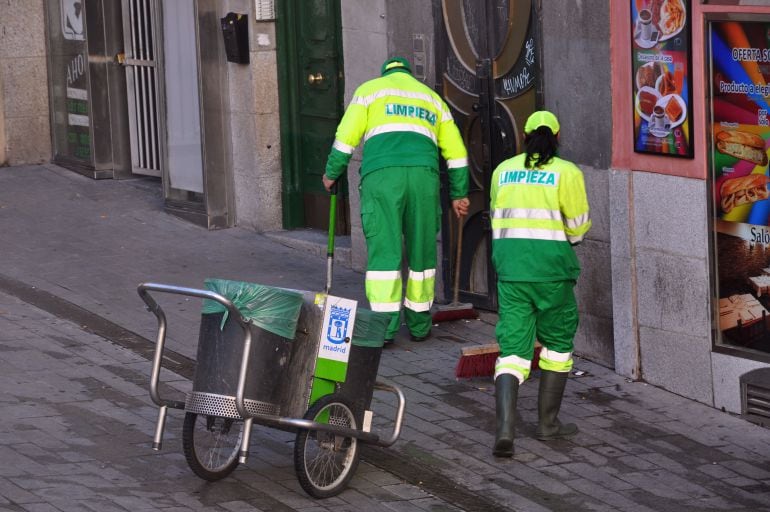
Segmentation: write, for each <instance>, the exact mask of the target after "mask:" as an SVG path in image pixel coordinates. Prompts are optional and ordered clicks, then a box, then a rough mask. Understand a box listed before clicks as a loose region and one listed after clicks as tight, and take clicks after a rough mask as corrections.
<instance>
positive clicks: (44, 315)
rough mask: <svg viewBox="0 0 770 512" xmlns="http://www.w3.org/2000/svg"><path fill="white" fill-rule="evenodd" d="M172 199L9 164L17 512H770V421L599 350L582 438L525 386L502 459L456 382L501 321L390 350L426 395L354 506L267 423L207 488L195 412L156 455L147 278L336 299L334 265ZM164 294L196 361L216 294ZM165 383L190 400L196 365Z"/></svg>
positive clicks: (456, 325) (391, 366)
mask: <svg viewBox="0 0 770 512" xmlns="http://www.w3.org/2000/svg"><path fill="white" fill-rule="evenodd" d="M159 193H160V191H159V186H158V185H157V184H156V183H155V182H153V181H149V180H132V181H125V182H117V181H93V180H90V179H88V178H84V177H81V176H78V175H76V174H74V173H71V172H69V171H65V170H62V169H60V168H58V167H55V166H50V165H47V166H29V167H20V168H4V169H0V243H1V245H0V247H2V255H3V264H2V266H0V292H4V293H3V294H2V295H0V309H2V315H0V375H2V377H0V383H2V387H0V390H2V393H3V394H2V395H0V396H2V398H1V399H0V414H2V417H3V418H4V421H2V422H0V440H2V442H0V452H2V453H0V461H2V463H0V507H5V509H7V510H41V511H43V510H89V509H93V510H126V509H127V510H132V509H140V510H145V509H146V510H155V509H163V510H165V509H168V510H198V509H209V510H279V511H282V510H326V509H334V510H405V511H406V510H467V511H473V510H479V511H481V510H521V511H533V512H540V511H568V510H569V511H575V510H580V511H582V510H585V511H605V510H607V511H609V510H623V511H634V512H636V511H705V510H726V511H750V510H752V511H753V510H770V442H769V440H770V437H768V431H767V430H766V429H764V428H761V427H757V426H755V425H752V424H750V423H747V422H745V421H743V420H741V419H740V418H737V417H734V416H731V415H728V414H725V413H722V412H720V411H717V410H715V409H713V408H710V407H707V406H705V405H702V404H699V403H696V402H693V401H690V400H687V399H684V398H682V397H679V396H676V395H673V394H671V393H668V392H665V391H663V390H660V389H658V388H655V387H652V386H648V385H646V384H644V383H642V382H630V381H627V380H625V379H623V378H621V377H619V376H617V375H615V374H614V373H613V372H612V371H611V370H608V369H606V368H603V367H601V366H599V365H595V364H593V363H591V362H589V361H585V360H581V359H577V360H576V368H577V369H579V370H581V371H582V372H583V374H582V376H577V375H573V377H574V378H572V379H570V382H569V383H568V385H567V395H566V396H565V403H564V406H563V412H562V419H564V420H568V421H574V422H576V423H578V425H579V426H580V428H581V432H580V433H579V434H578V435H577V436H575V437H574V438H573V439H571V440H562V441H556V442H551V443H543V442H540V441H537V440H535V439H534V436H533V434H534V427H535V423H536V392H537V372H535V373H534V375H533V378H532V379H531V380H530V381H528V382H527V383H525V385H524V386H523V387H522V390H521V398H520V400H519V416H520V419H519V422H518V425H517V434H518V437H517V439H516V456H515V457H514V458H513V459H511V460H495V459H494V458H492V457H491V454H490V446H491V444H492V439H493V424H494V397H493V394H492V391H493V386H492V382H491V379H489V378H479V379H473V380H469V381H457V380H456V379H455V378H454V366H455V364H456V362H457V358H458V355H459V349H460V347H462V346H464V345H468V344H478V343H487V342H490V341H492V340H493V337H494V320H495V317H494V315H489V314H488V315H484V317H483V318H482V319H481V320H475V321H470V322H466V321H458V322H453V323H446V324H442V325H439V326H437V327H436V328H435V330H434V337H433V338H432V339H431V340H429V341H428V342H425V343H422V344H414V343H411V342H409V341H407V339H406V336H401V337H399V338H397V340H396V343H395V346H394V347H393V348H391V349H387V350H386V351H385V352H384V354H383V358H382V362H381V365H380V372H379V373H380V378H381V379H383V380H386V381H390V382H393V383H396V384H398V385H399V386H401V387H402V389H403V390H404V392H405V393H406V395H407V416H406V420H405V426H404V429H403V432H402V436H401V438H400V440H399V441H398V442H397V443H396V444H395V445H394V446H392V447H390V448H388V449H380V448H372V447H367V448H366V449H365V450H363V454H362V457H363V461H364V463H363V464H362V465H361V466H360V468H359V470H358V472H357V473H356V476H355V477H354V479H353V480H352V482H351V486H350V489H348V490H347V491H345V492H344V493H342V494H341V495H340V496H339V497H337V498H332V499H330V500H322V501H316V500H311V499H309V498H308V497H307V496H306V495H305V494H304V493H303V492H302V491H301V489H300V488H299V485H298V484H297V482H296V478H295V477H294V475H293V470H292V464H291V463H292V460H291V451H292V447H291V445H292V439H293V436H291V435H289V434H286V433H282V432H278V431H275V430H272V429H267V428H263V427H260V428H258V429H255V432H254V437H253V439H252V440H253V445H254V448H253V455H252V457H251V458H250V459H249V461H248V462H247V464H245V465H244V466H243V467H242V468H239V469H238V470H237V471H236V473H235V474H234V475H232V476H231V477H229V478H227V479H225V480H223V481H221V482H218V483H214V484H206V483H203V482H202V481H201V480H199V479H198V478H197V477H195V476H194V475H193V474H192V473H191V472H190V471H189V469H188V468H187V465H186V462H185V460H184V456H183V455H182V454H181V449H180V447H179V439H178V435H179V433H180V428H181V427H180V425H181V419H182V418H181V415H180V414H174V413H175V412H177V413H179V412H180V411H170V412H169V422H168V425H167V428H166V433H167V437H166V442H165V444H164V450H163V451H162V452H160V453H156V452H152V451H151V450H150V449H149V445H150V443H151V438H152V432H153V426H154V421H155V414H156V409H155V408H154V406H152V404H151V402H150V401H149V397H148V394H147V381H148V374H149V370H150V363H149V362H148V361H147V359H146V357H147V354H148V353H149V352H151V348H152V347H151V342H150V341H149V340H153V339H154V337H155V319H154V317H153V316H152V315H151V314H150V313H148V312H147V311H146V310H145V309H144V307H143V303H142V302H141V300H140V299H139V297H138V295H137V294H136V285H137V284H138V283H140V282H144V281H155V282H162V283H167V284H174V285H181V286H192V287H196V288H200V287H202V283H203V279H204V278H207V277H220V278H227V279H237V280H243V281H251V282H256V283H261V284H268V285H277V286H285V287H292V288H300V289H309V290H320V289H322V288H323V284H324V280H325V265H324V260H323V258H321V257H318V256H317V255H313V254H308V253H305V252H302V251H299V250H297V249H292V248H289V247H287V246H286V245H284V244H282V243H280V237H276V236H271V237H267V236H263V235H258V234H255V233H252V232H249V231H245V230H241V229H238V228H233V229H228V230H223V231H206V230H203V229H201V228H199V227H196V226H193V225H190V224H188V223H186V222H184V221H181V220H179V219H176V218H174V217H171V216H169V215H166V214H165V213H163V211H162V201H161V198H160V196H159ZM287 245H288V244H287ZM362 283H363V276H361V275H360V274H358V273H355V272H352V271H350V270H348V269H345V268H342V267H338V268H337V267H336V268H335V281H334V290H333V291H334V293H335V294H337V295H341V296H345V297H350V298H354V299H359V300H363V286H362ZM21 299H23V300H21ZM162 299H163V301H162V304H161V305H162V306H163V307H164V309H165V310H166V312H167V314H168V319H169V343H168V345H167V347H168V349H169V350H171V351H172V352H173V353H175V354H176V355H177V356H178V359H179V360H182V359H184V360H190V359H192V358H194V355H195V348H196V346H197V335H198V332H197V330H198V325H199V315H200V301H197V300H187V299H185V298H183V297H176V296H166V297H162ZM163 376H164V381H165V382H167V384H168V385H169V386H171V387H172V388H174V389H177V390H178V391H179V392H184V391H185V390H187V389H189V367H187V370H185V366H184V365H181V366H180V368H179V369H178V371H176V373H175V372H170V371H166V372H164V373H163ZM374 409H375V414H376V416H375V418H376V425H377V427H379V428H384V429H387V428H388V426H389V425H388V420H389V418H392V417H393V403H391V401H389V399H388V397H387V396H383V397H380V396H379V395H377V396H376V400H375V404H374ZM9 418H10V420H9ZM3 500H4V501H3ZM143 507H144V508H143ZM249 507H251V508H249Z"/></svg>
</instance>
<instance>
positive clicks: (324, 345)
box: [318, 295, 358, 363]
mask: <svg viewBox="0 0 770 512" xmlns="http://www.w3.org/2000/svg"><path fill="white" fill-rule="evenodd" d="M357 307H358V302H357V301H355V300H350V299H343V298H341V297H333V296H331V295H329V296H327V297H326V304H325V307H324V321H323V326H322V328H321V343H319V346H318V358H319V359H331V360H333V361H340V362H342V363H347V362H348V359H349V358H350V344H351V339H352V338H353V326H354V325H353V324H354V322H355V319H356V308H357Z"/></svg>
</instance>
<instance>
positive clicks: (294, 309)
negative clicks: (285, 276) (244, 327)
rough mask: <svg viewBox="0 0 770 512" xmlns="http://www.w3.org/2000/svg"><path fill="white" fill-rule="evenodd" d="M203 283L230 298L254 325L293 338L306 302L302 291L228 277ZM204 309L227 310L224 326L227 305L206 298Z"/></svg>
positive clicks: (221, 311) (212, 311)
mask: <svg viewBox="0 0 770 512" xmlns="http://www.w3.org/2000/svg"><path fill="white" fill-rule="evenodd" d="M204 287H205V288H206V290H209V291H212V292H214V293H218V294H219V295H222V296H223V297H225V298H226V299H228V300H230V301H231V302H232V303H233V305H234V306H235V307H236V308H238V311H240V312H241V315H243V317H244V318H246V319H247V320H250V321H251V322H252V323H254V325H257V326H258V327H261V328H262V329H264V330H266V331H269V332H271V333H273V334H276V335H278V336H282V337H284V338H288V339H290V340H293V339H294V334H295V333H296V331H297V320H298V319H299V313H300V309H301V308H302V302H303V299H302V294H301V293H299V292H297V291H294V290H287V289H284V288H275V287H272V286H264V285H261V284H253V283H244V282H241V281H227V280H225V279H206V280H205V281H204ZM202 313H203V314H207V313H224V316H223V317H222V324H221V326H220V328H222V329H224V326H225V322H226V321H227V316H228V313H229V311H228V310H227V308H226V307H225V306H224V305H222V304H220V303H219V302H217V301H215V300H210V299H204V300H203V311H202Z"/></svg>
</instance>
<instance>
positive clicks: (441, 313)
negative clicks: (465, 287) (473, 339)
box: [432, 216, 479, 323]
mask: <svg viewBox="0 0 770 512" xmlns="http://www.w3.org/2000/svg"><path fill="white" fill-rule="evenodd" d="M463 219H464V216H460V217H459V218H458V220H457V256H456V257H455V274H454V293H453V295H452V302H450V303H449V304H439V305H437V306H436V309H435V311H434V312H433V316H432V319H433V323H438V322H447V321H450V320H463V319H472V318H478V317H479V314H478V313H477V312H476V310H475V309H473V304H470V303H467V302H460V262H461V261H462V259H461V257H462V250H463Z"/></svg>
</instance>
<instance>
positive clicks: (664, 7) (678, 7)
mask: <svg viewBox="0 0 770 512" xmlns="http://www.w3.org/2000/svg"><path fill="white" fill-rule="evenodd" d="M686 19H687V16H686V13H685V9H684V4H683V3H682V0H665V1H664V2H663V3H662V4H661V6H660V20H659V21H658V27H659V28H660V31H661V34H662V35H661V37H660V40H661V41H665V40H666V39H670V38H672V37H674V36H675V35H677V34H678V33H679V32H681V31H682V28H684V24H685V21H686Z"/></svg>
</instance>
